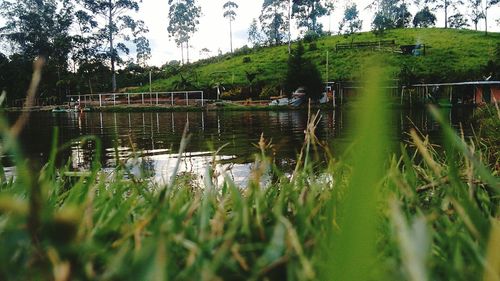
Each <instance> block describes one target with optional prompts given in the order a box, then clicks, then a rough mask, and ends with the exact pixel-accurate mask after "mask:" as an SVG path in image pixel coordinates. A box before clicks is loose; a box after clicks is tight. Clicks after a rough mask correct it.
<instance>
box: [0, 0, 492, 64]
mask: <svg viewBox="0 0 500 281" xmlns="http://www.w3.org/2000/svg"><path fill="white" fill-rule="evenodd" d="M226 1H227V0H198V4H199V5H200V6H201V10H202V16H201V18H200V24H199V25H198V31H197V32H196V33H195V34H194V35H193V36H192V39H191V41H190V45H191V46H192V48H191V49H190V58H191V61H194V60H198V59H200V58H205V57H207V56H213V55H216V54H217V53H218V51H219V50H221V51H222V52H223V53H226V52H229V50H230V44H229V23H228V20H227V19H225V18H224V17H223V16H222V14H223V11H222V5H223V4H224V3H225V2H226ZM233 1H234V2H236V3H237V4H238V5H239V9H238V10H237V18H236V20H235V21H234V22H233V47H234V48H239V47H242V46H244V45H246V44H248V28H249V26H250V24H251V22H252V20H253V19H254V18H257V19H258V17H259V15H260V12H261V7H262V3H263V1H264V0H233ZM347 1H349V3H356V4H357V6H358V9H359V10H360V19H361V20H362V21H363V28H362V30H363V31H368V30H370V24H371V21H372V19H373V12H372V11H370V10H368V9H366V7H367V6H368V4H369V3H370V2H371V1H373V0H341V1H337V2H336V3H335V10H334V12H333V14H332V15H331V16H329V17H328V16H326V17H323V18H322V19H320V21H321V23H322V24H323V29H324V30H325V31H331V32H332V33H337V32H338V28H339V27H338V26H339V22H340V21H341V20H342V17H343V13H344V7H345V6H346V3H347ZM483 1H484V0H483ZM460 9H461V12H462V13H463V14H467V11H466V10H465V6H462V7H461V8H460ZM416 11H417V7H414V5H413V6H412V8H411V10H410V12H411V13H412V14H415V12H416ZM488 13H489V17H488V18H489V27H488V30H490V31H496V32H499V31H500V27H499V26H498V25H497V23H496V22H495V19H498V18H500V5H497V6H496V7H493V8H491V9H490V10H489V12H488ZM442 14H443V13H442V12H441V10H439V11H437V12H436V16H437V24H436V26H437V27H443V26H444V16H443V15H442ZM131 15H132V16H133V17H134V18H136V19H141V20H143V21H144V22H145V24H146V26H147V27H148V29H149V33H148V34H147V35H146V37H147V38H148V39H149V41H150V46H151V59H150V61H149V64H150V65H156V66H161V65H163V64H165V63H166V62H168V61H171V60H181V51H180V49H179V48H178V47H177V46H176V44H175V43H174V42H173V40H171V39H170V38H169V36H168V32H167V26H168V1H167V0H143V1H142V3H140V10H139V12H137V13H132V14H131ZM469 21H470V20H469ZM1 25H3V19H2V18H0V26H1ZM294 26H295V22H294V21H293V20H292V38H297V37H298V36H299V30H297V29H296V28H293V27H294ZM479 28H480V29H481V30H484V21H481V22H480V23H479ZM0 43H1V42H0ZM3 43H5V42H3ZM0 45H4V44H0ZM0 48H2V46H0ZM203 48H207V49H209V50H210V51H211V52H210V53H209V54H203V55H202V54H200V50H201V49H203ZM131 55H132V56H134V55H135V54H134V53H133V52H132V54H131Z"/></svg>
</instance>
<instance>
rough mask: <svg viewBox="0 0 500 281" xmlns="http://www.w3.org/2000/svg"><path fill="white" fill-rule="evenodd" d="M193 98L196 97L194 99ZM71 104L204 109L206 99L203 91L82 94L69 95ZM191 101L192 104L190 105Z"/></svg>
mask: <svg viewBox="0 0 500 281" xmlns="http://www.w3.org/2000/svg"><path fill="white" fill-rule="evenodd" d="M193 96H195V97H194V98H193ZM67 97H68V98H69V99H70V102H71V101H72V100H73V99H76V100H75V101H73V102H77V103H78V104H79V105H85V106H87V105H99V107H102V106H105V105H110V104H111V105H113V106H115V105H122V104H127V105H132V104H142V105H147V104H149V105H165V104H168V105H171V106H175V105H185V106H189V105H193V101H194V105H197V104H198V101H199V102H200V105H201V106H202V107H203V106H204V105H205V97H204V93H203V91H181V92H147V93H103V94H81V95H68V96H67ZM190 100H191V104H190Z"/></svg>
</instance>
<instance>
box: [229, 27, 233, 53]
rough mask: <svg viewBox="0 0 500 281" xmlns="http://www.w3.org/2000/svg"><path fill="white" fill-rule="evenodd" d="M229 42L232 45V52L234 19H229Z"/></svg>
mask: <svg viewBox="0 0 500 281" xmlns="http://www.w3.org/2000/svg"><path fill="white" fill-rule="evenodd" d="M229 43H230V45H231V53H233V21H232V20H231V19H229Z"/></svg>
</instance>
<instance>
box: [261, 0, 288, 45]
mask: <svg viewBox="0 0 500 281" xmlns="http://www.w3.org/2000/svg"><path fill="white" fill-rule="evenodd" d="M259 20H260V23H261V25H262V32H263V33H264V34H265V36H266V42H267V43H268V44H269V45H279V44H281V43H282V42H283V41H284V40H285V38H286V37H287V36H288V35H287V32H288V28H289V26H290V22H289V20H288V0H265V1H264V3H263V4H262V12H261V14H260V17H259Z"/></svg>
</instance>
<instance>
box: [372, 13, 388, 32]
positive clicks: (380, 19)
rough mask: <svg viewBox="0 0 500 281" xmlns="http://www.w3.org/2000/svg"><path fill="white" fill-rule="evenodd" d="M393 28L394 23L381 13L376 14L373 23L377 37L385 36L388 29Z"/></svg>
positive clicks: (373, 30)
mask: <svg viewBox="0 0 500 281" xmlns="http://www.w3.org/2000/svg"><path fill="white" fill-rule="evenodd" d="M391 28H393V22H392V21H391V19H390V18H388V17H386V16H385V15H383V14H382V13H380V12H377V13H376V14H375V17H374V18H373V22H372V32H373V33H375V34H376V35H381V34H383V33H384V32H385V31H386V30H387V29H391Z"/></svg>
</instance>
